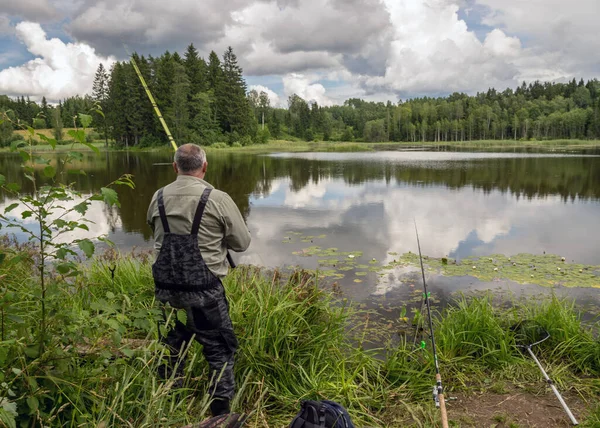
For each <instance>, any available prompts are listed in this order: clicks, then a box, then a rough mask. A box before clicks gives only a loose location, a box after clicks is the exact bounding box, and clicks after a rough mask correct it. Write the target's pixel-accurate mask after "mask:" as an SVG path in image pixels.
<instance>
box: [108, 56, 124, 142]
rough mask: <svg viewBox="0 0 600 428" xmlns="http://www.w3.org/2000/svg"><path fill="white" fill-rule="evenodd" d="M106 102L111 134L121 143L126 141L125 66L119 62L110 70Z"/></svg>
mask: <svg viewBox="0 0 600 428" xmlns="http://www.w3.org/2000/svg"><path fill="white" fill-rule="evenodd" d="M107 104H108V111H107V112H106V115H107V118H108V121H109V122H110V124H111V127H112V136H113V138H114V139H115V141H117V142H119V143H120V144H123V143H125V142H126V141H127V117H126V116H125V115H126V104H127V81H126V78H125V66H124V65H123V64H122V63H120V62H117V63H115V64H114V65H113V67H112V69H111V72H110V81H109V85H108V103H107Z"/></svg>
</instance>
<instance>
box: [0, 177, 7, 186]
mask: <svg viewBox="0 0 600 428" xmlns="http://www.w3.org/2000/svg"><path fill="white" fill-rule="evenodd" d="M4 183H6V177H5V176H3V175H2V174H0V186H2V185H4Z"/></svg>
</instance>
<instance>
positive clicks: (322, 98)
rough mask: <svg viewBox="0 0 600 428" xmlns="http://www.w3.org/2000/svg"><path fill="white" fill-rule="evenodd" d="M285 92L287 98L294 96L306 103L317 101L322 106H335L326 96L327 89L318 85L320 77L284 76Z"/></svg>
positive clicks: (293, 74) (294, 74)
mask: <svg viewBox="0 0 600 428" xmlns="http://www.w3.org/2000/svg"><path fill="white" fill-rule="evenodd" d="M282 80H283V92H284V94H285V96H286V97H289V96H291V95H293V94H296V95H298V96H299V97H301V98H303V99H304V100H305V101H306V102H311V101H316V102H317V104H319V105H321V106H330V105H332V104H333V102H332V101H331V99H329V97H328V96H327V95H326V92H327V91H326V89H325V87H324V86H323V85H322V84H320V83H316V81H317V80H318V77H313V78H311V77H309V76H305V75H303V74H296V73H292V74H288V75H286V76H283V78H282Z"/></svg>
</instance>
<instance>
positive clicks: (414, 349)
mask: <svg viewBox="0 0 600 428" xmlns="http://www.w3.org/2000/svg"><path fill="white" fill-rule="evenodd" d="M3 245H4V249H2V251H0V252H1V253H5V254H8V255H7V257H6V258H5V260H4V262H3V263H2V264H0V278H2V280H1V285H0V317H1V320H0V321H1V326H2V338H1V339H2V344H1V346H0V382H2V386H0V402H2V406H0V409H4V410H0V421H4V423H5V424H6V425H7V426H14V425H11V424H10V423H9V422H6V421H11V418H13V419H16V421H17V423H18V424H22V423H24V424H26V425H28V426H31V425H32V424H33V425H42V424H43V425H48V426H59V425H91V426H136V427H138V426H183V425H185V424H187V423H193V422H198V421H200V420H202V419H203V418H205V417H207V415H208V412H207V407H208V402H209V397H207V396H206V395H205V392H204V391H206V387H207V384H208V370H207V366H206V364H205V362H204V359H203V357H202V354H201V352H200V348H199V347H198V346H197V345H196V344H194V345H193V346H192V347H191V348H190V350H189V360H190V364H189V365H188V366H187V368H186V373H187V376H188V378H187V381H186V387H185V388H183V389H181V390H171V389H170V382H167V383H164V382H162V381H160V380H159V379H158V378H157V377H156V371H157V367H158V365H159V364H160V361H161V358H162V356H163V355H164V353H165V352H166V351H165V349H164V348H163V347H162V346H161V345H160V344H159V342H158V335H159V332H158V325H159V324H161V320H162V315H161V312H160V310H159V309H158V307H157V305H155V304H154V303H153V287H152V278H151V272H150V264H149V263H150V260H149V257H148V255H147V254H141V255H137V256H136V257H131V256H126V257H125V256H123V257H120V256H119V255H118V254H116V253H107V254H105V255H103V256H101V257H99V258H97V259H96V260H95V261H93V262H92V263H91V264H89V265H86V266H87V267H85V268H84V270H83V272H82V274H81V275H80V276H78V277H74V278H70V279H65V278H62V277H61V276H60V275H57V276H55V277H54V278H53V279H52V281H51V282H52V283H51V285H50V287H49V289H48V294H47V297H48V304H47V308H46V309H47V310H48V311H49V314H51V315H50V323H49V326H48V328H49V333H50V334H49V335H48V338H49V339H48V342H47V343H46V348H45V350H44V351H43V353H41V354H40V351H39V346H37V345H36V338H37V329H38V324H39V316H40V312H39V304H38V300H39V294H38V292H37V289H38V288H39V284H37V280H36V278H35V276H34V274H33V271H32V269H33V267H34V266H33V264H32V259H31V257H32V256H33V254H32V253H31V252H29V251H28V250H27V249H26V248H21V249H20V250H18V251H17V252H12V250H14V248H15V246H14V244H10V247H9V249H7V248H6V247H7V245H8V243H7V242H6V241H5V242H4V244H3ZM0 249H1V248H0ZM16 256H18V257H22V258H21V259H15V257H16ZM111 269H114V273H115V274H114V278H113V277H112V275H111ZM225 287H226V290H227V293H228V296H229V299H230V304H231V306H230V308H231V316H232V320H233V322H234V327H235V330H236V333H237V335H238V339H239V342H240V348H239V352H238V355H237V359H236V379H237V384H238V393H237V396H236V401H235V403H234V411H238V412H247V413H249V414H250V420H249V423H248V426H250V427H284V426H287V424H289V422H290V421H291V419H292V417H293V415H294V414H295V413H296V412H297V410H298V408H299V401H300V400H301V399H305V398H313V399H325V398H326V399H332V400H336V401H339V402H340V403H341V404H343V405H344V406H346V407H347V408H348V409H349V412H350V414H351V415H352V417H353V420H354V421H355V424H356V426H357V427H364V426H369V427H398V426H421V427H425V426H435V424H436V423H437V422H438V421H439V419H438V411H437V410H436V409H435V407H434V406H433V403H432V400H431V387H432V385H433V378H434V372H433V362H432V357H431V354H430V352H429V346H427V347H426V348H425V349H421V348H420V347H419V346H418V345H417V346H414V345H413V339H412V337H410V336H405V335H404V333H396V332H393V331H389V332H388V333H389V334H388V338H389V343H387V344H375V345H377V349H375V350H369V351H367V350H366V349H367V348H373V346H374V344H370V343H368V342H369V340H370V339H371V338H372V337H374V336H375V335H373V334H371V333H372V332H373V329H379V330H381V328H382V327H381V326H380V325H378V323H377V322H375V318H376V317H375V316H374V314H370V313H367V312H361V311H358V310H355V309H353V308H352V307H350V306H348V305H347V304H346V303H345V300H344V299H342V298H341V296H337V295H336V294H335V293H333V292H332V291H331V290H330V289H329V288H328V286H327V285H326V284H321V283H318V282H317V280H316V276H315V275H314V273H311V272H305V271H298V272H294V273H292V274H291V275H283V274H281V273H279V272H275V273H269V274H268V273H266V272H264V271H262V270H260V269H257V268H253V267H239V268H237V269H236V270H234V271H233V272H232V273H231V274H230V275H229V276H228V277H227V279H226V281H225ZM513 303H514V304H513V305H512V306H511V307H510V308H508V309H507V308H499V307H494V306H493V305H492V304H491V298H490V297H488V296H484V297H478V298H473V299H464V298H460V299H458V300H457V301H456V302H455V304H454V305H452V306H451V307H450V308H449V309H448V310H447V311H445V312H444V313H443V314H441V315H438V316H436V319H437V321H436V327H435V328H436V338H437V340H438V346H439V354H440V364H441V368H442V376H443V379H444V383H445V385H446V387H447V396H449V397H452V396H453V395H455V394H473V393H481V392H482V391H491V390H494V391H495V390H501V389H503V388H507V387H509V386H511V385H518V386H519V387H520V388H526V389H527V390H529V393H531V394H538V395H539V394H543V393H544V389H545V387H544V384H543V382H542V381H541V377H540V373H539V371H538V370H537V368H536V367H535V366H534V364H533V363H532V361H531V360H530V359H529V358H527V357H525V356H524V355H522V354H521V353H519V352H518V351H517V350H516V349H515V347H514V336H513V335H512V333H510V330H509V326H510V325H512V324H513V323H514V322H516V321H517V320H520V319H522V318H529V319H535V320H536V321H538V322H539V323H540V324H541V325H543V326H544V327H545V328H546V329H548V331H549V332H550V333H551V339H550V340H548V341H546V342H544V343H543V344H541V345H540V346H539V347H538V348H537V350H536V352H537V353H538V356H539V357H540V358H541V359H542V361H544V363H547V364H549V371H550V372H551V374H552V376H553V378H554V380H555V381H556V383H557V385H558V387H559V388H560V390H561V391H563V392H565V393H567V394H569V393H570V394H571V395H573V396H577V397H579V399H580V400H581V401H582V402H584V403H586V402H587V403H589V404H590V405H594V404H595V401H596V400H595V399H594V398H591V397H597V395H598V394H599V393H600V382H599V381H598V377H599V376H600V343H599V342H598V339H596V338H595V337H594V336H593V334H592V332H590V331H589V330H587V329H586V328H585V327H584V326H583V325H582V323H581V321H580V318H579V314H578V313H577V311H576V310H575V308H574V306H573V305H572V304H571V303H570V302H568V301H563V300H559V299H556V298H549V299H547V300H544V301H527V302H513ZM169 315H170V316H171V317H176V316H177V314H176V313H172V314H169ZM419 319H422V317H421V316H420V314H419V313H414V314H409V317H408V320H407V322H408V323H409V324H411V323H415V322H417V320H419ZM377 337H381V335H380V334H378V335H377ZM425 340H427V339H426V338H425ZM367 345H369V346H367ZM546 392H547V391H546ZM449 410H450V411H451V419H452V420H453V423H454V426H472V425H468V423H467V422H465V420H462V416H461V415H462V413H461V414H457V413H456V412H455V413H452V411H453V402H452V401H450V402H449ZM582 411H583V410H582ZM585 412H586V414H585V415H583V414H582V415H580V419H584V418H585V417H587V418H588V419H587V421H588V422H587V423H588V426H596V425H593V423H594V421H598V419H599V418H600V415H599V413H598V410H597V411H596V412H595V413H594V412H592V413H588V410H585ZM2 418H4V419H2ZM594 418H595V419H594ZM1 424H2V422H0V425H1ZM498 426H501V425H498ZM507 426H508V425H507Z"/></svg>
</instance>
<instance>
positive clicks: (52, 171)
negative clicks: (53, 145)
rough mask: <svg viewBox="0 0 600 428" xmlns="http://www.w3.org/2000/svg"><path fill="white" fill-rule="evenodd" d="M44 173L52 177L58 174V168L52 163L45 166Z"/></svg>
mask: <svg viewBox="0 0 600 428" xmlns="http://www.w3.org/2000/svg"><path fill="white" fill-rule="evenodd" d="M44 175H45V176H46V177H48V178H52V177H54V176H55V175H56V169H54V167H53V166H52V165H47V166H46V167H45V168H44Z"/></svg>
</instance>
